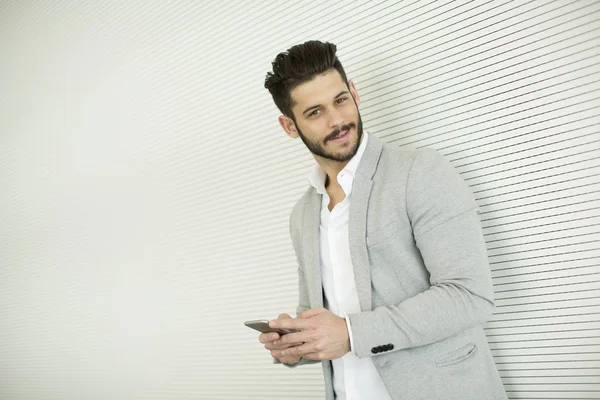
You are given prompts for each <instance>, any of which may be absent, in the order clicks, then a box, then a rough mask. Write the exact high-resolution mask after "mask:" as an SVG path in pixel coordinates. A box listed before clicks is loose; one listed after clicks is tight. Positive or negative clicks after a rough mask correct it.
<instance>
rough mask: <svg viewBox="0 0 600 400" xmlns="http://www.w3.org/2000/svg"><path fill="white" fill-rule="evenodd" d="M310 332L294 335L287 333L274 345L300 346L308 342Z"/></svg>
mask: <svg viewBox="0 0 600 400" xmlns="http://www.w3.org/2000/svg"><path fill="white" fill-rule="evenodd" d="M310 335H311V334H310V332H309V331H300V332H296V333H288V334H287V335H283V336H282V337H281V339H279V340H277V341H276V343H286V344H301V343H304V342H309V341H310Z"/></svg>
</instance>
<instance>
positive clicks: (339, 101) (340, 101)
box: [337, 97, 348, 104]
mask: <svg viewBox="0 0 600 400" xmlns="http://www.w3.org/2000/svg"><path fill="white" fill-rule="evenodd" d="M346 100H348V98H347V97H340V98H339V99H338V101H337V102H338V104H339V103H343V102H344V101H346Z"/></svg>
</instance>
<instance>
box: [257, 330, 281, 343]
mask: <svg viewBox="0 0 600 400" xmlns="http://www.w3.org/2000/svg"><path fill="white" fill-rule="evenodd" d="M278 339H279V334H278V333H277V332H272V333H261V334H260V335H259V336H258V341H259V342H261V343H269V342H273V341H275V340H278Z"/></svg>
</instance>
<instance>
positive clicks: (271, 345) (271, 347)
mask: <svg viewBox="0 0 600 400" xmlns="http://www.w3.org/2000/svg"><path fill="white" fill-rule="evenodd" d="M300 344H302V343H297V344H296V343H289V344H281V343H277V342H269V343H267V344H265V349H267V350H283V349H287V348H288V347H293V346H298V345H300Z"/></svg>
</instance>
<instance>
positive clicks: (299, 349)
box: [281, 343, 317, 357]
mask: <svg viewBox="0 0 600 400" xmlns="http://www.w3.org/2000/svg"><path fill="white" fill-rule="evenodd" d="M314 352H317V348H316V347H315V344H314V343H305V344H303V345H301V346H295V347H290V348H289V349H285V350H281V355H282V356H286V357H303V356H304V355H305V354H309V353H314Z"/></svg>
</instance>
